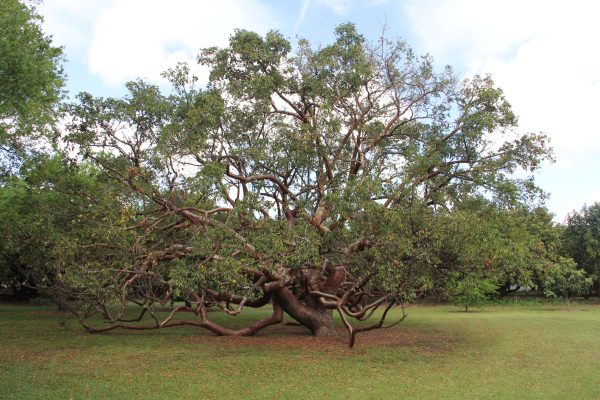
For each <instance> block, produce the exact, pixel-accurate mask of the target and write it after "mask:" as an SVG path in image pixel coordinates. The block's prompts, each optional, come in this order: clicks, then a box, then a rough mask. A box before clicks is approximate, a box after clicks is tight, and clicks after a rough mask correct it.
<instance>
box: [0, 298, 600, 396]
mask: <svg viewBox="0 0 600 400" xmlns="http://www.w3.org/2000/svg"><path fill="white" fill-rule="evenodd" d="M246 311H247V312H246V313H245V314H244V315H242V316H238V317H235V318H232V317H226V316H221V315H220V314H218V313H214V314H211V316H212V318H213V319H215V320H218V321H219V322H222V323H224V324H230V325H231V326H238V325H243V323H244V322H245V321H247V320H251V319H256V318H259V317H260V316H262V315H266V314H268V313H269V310H268V309H261V310H246ZM407 311H408V314H409V316H408V318H407V319H406V320H405V321H404V322H402V323H401V324H400V325H398V326H397V327H395V328H392V329H389V330H384V331H373V332H368V333H364V334H363V335H362V336H361V335H359V337H358V341H357V345H356V347H355V348H354V349H352V350H351V349H348V348H347V346H346V337H345V336H344V332H343V330H340V337H338V338H334V339H320V338H314V337H311V336H310V335H307V334H306V333H305V331H304V330H302V329H301V328H298V327H294V326H282V325H279V326H275V327H271V328H268V329H267V330H265V331H264V332H261V333H260V334H259V335H258V336H256V337H252V338H221V337H214V336H212V335H210V334H209V333H208V332H206V331H203V330H199V329H197V328H196V329H194V328H174V329H171V330H160V331H143V332H125V331H112V332H109V333H104V334H96V335H90V334H88V333H86V332H84V331H83V330H82V329H81V328H80V327H79V326H78V325H77V323H76V321H74V320H71V319H69V318H68V317H67V316H66V315H63V314H61V313H59V312H57V311H55V308H53V307H45V306H44V307H33V306H10V305H2V306H0V340H1V343H2V345H1V348H0V365H1V368H0V398H6V399H25V398H27V399H34V398H35V399H38V398H39V399H41V398H43V399H52V398H56V399H67V398H74V399H107V398H111V399H120V398H123V399H125V398H127V399H141V398H144V399H164V398H173V399H175V398H177V399H178V398H194V399H217V398H218V399H234V398H253V399H338V398H339V399H349V398H363V399H384V398H389V399H396V398H417V399H420V398H422V399H440V398H448V399H464V398H501V399H504V398H512V399H542V398H543V399H596V398H599V396H600V340H599V339H600V335H599V332H600V307H599V306H594V305H583V304H576V305H573V306H572V307H571V309H569V310H567V309H565V308H564V307H563V306H557V305H545V304H530V305H527V306H519V305H501V306H492V307H487V308H483V309H480V310H478V311H475V312H469V313H464V312H460V311H459V309H458V308H453V307H449V306H437V307H411V308H409V309H408V310H407ZM396 313H397V315H399V313H400V312H399V310H397V311H396Z"/></svg>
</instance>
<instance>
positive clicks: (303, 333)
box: [184, 324, 458, 354]
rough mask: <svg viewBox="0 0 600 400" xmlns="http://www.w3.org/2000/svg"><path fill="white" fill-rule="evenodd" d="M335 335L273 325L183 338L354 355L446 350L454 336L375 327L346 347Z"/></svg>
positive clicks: (340, 330) (344, 335) (341, 336)
mask: <svg viewBox="0 0 600 400" xmlns="http://www.w3.org/2000/svg"><path fill="white" fill-rule="evenodd" d="M336 330H337V332H338V335H337V336H333V337H332V336H326V337H323V336H321V337H316V336H312V335H311V334H310V332H309V331H308V330H307V329H306V328H303V327H300V326H294V325H283V324H280V325H276V326H272V327H269V328H268V329H266V330H265V331H264V332H261V334H259V335H256V336H252V337H243V336H242V337H234V336H221V337H215V336H209V335H198V336H191V337H186V338H185V339H184V340H185V341H186V342H191V343H203V344H213V345H215V346H224V347H228V348H229V349H231V348H235V347H253V348H257V347H259V348H267V349H269V350H279V349H290V348H293V349H296V350H302V351H305V352H319V353H323V352H326V353H328V352H331V353H335V354H346V353H347V354H356V353H360V352H362V351H365V350H367V349H370V348H372V347H408V348H411V349H412V350H416V351H418V352H422V353H447V352H451V351H452V350H453V349H454V348H455V346H454V345H455V344H456V343H457V342H458V339H457V338H455V337H452V336H448V335H443V334H440V333H436V332H432V333H423V332H420V331H417V330H415V329H412V328H392V329H378V330H373V331H369V332H364V333H361V334H359V335H358V336H357V340H356V345H355V348H353V349H350V348H348V334H347V331H346V330H345V329H344V328H342V327H337V328H336Z"/></svg>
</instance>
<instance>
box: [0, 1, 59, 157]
mask: <svg viewBox="0 0 600 400" xmlns="http://www.w3.org/2000/svg"><path fill="white" fill-rule="evenodd" d="M41 22H42V18H41V17H40V16H39V15H38V14H37V13H36V11H35V9H34V8H32V7H28V6H27V5H25V4H23V2H21V1H19V0H3V1H2V3H0V161H1V166H2V167H3V168H5V169H6V168H9V167H10V166H11V165H12V166H14V162H15V161H18V160H21V158H22V155H23V154H24V153H26V152H27V151H28V150H30V148H31V147H32V145H31V140H32V139H35V138H36V137H38V135H40V134H42V133H44V132H45V131H46V130H47V128H48V125H49V124H51V123H52V122H54V117H55V116H56V107H57V105H58V102H59V100H60V99H61V96H62V86H63V80H64V73H63V70H62V67H61V61H62V49H61V48H60V47H55V46H53V44H52V40H51V37H49V36H47V35H45V34H44V33H43V32H42V30H41V26H40V25H41ZM25 143H27V145H25Z"/></svg>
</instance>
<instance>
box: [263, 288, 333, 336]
mask: <svg viewBox="0 0 600 400" xmlns="http://www.w3.org/2000/svg"><path fill="white" fill-rule="evenodd" d="M273 301H274V302H276V303H277V304H278V305H279V306H280V307H281V308H282V309H283V311H285V313H286V314H288V315H289V316H290V317H292V318H293V319H295V320H296V321H298V323H299V324H301V325H302V326H304V327H306V328H308V329H309V330H310V331H311V332H312V334H313V335H315V336H332V335H336V334H337V333H336V330H335V326H334V324H333V315H332V311H331V310H327V309H325V308H323V307H322V306H321V305H320V304H318V303H317V302H315V301H314V300H313V299H308V300H307V301H306V302H302V301H300V300H299V299H298V298H296V297H295V296H294V294H293V293H292V292H291V291H290V290H289V289H287V288H281V289H278V290H275V291H274V292H273Z"/></svg>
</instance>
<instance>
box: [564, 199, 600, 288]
mask: <svg viewBox="0 0 600 400" xmlns="http://www.w3.org/2000/svg"><path fill="white" fill-rule="evenodd" d="M562 239H563V240H562V241H563V246H562V247H563V248H562V250H563V253H564V254H563V255H564V256H566V257H571V258H572V259H573V260H575V262H576V263H577V266H578V267H579V268H582V269H583V270H584V271H585V272H587V274H588V276H589V277H590V278H591V279H592V280H593V289H594V291H595V292H596V294H599V295H600V203H594V204H592V205H591V206H584V207H583V208H582V209H581V211H580V212H573V213H571V214H570V215H569V216H568V217H567V224H566V227H565V229H564V231H563V235H562Z"/></svg>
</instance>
